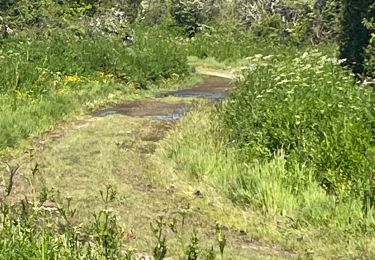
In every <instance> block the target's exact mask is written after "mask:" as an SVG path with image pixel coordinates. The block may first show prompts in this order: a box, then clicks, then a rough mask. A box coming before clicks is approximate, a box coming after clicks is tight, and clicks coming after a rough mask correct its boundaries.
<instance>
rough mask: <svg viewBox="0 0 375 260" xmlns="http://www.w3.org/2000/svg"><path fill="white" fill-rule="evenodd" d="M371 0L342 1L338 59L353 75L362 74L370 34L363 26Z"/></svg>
mask: <svg viewBox="0 0 375 260" xmlns="http://www.w3.org/2000/svg"><path fill="white" fill-rule="evenodd" d="M372 4H373V0H343V7H344V9H343V15H342V21H341V26H342V32H341V37H340V38H341V39H340V59H346V61H345V62H344V63H343V64H344V65H345V66H349V67H350V68H351V69H352V70H353V72H354V73H355V74H363V73H364V70H365V68H364V60H365V48H366V47H367V45H368V44H369V41H370V36H371V32H370V30H369V29H368V28H366V27H365V25H364V24H363V20H364V19H365V18H367V17H368V11H369V8H370V6H371V5H372Z"/></svg>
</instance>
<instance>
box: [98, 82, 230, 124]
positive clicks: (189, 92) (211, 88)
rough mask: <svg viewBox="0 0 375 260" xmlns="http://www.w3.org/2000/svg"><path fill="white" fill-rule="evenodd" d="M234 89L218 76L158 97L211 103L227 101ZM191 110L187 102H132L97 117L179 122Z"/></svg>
mask: <svg viewBox="0 0 375 260" xmlns="http://www.w3.org/2000/svg"><path fill="white" fill-rule="evenodd" d="M232 88H233V84H232V80H231V79H228V78H222V77H217V76H204V78H203V81H202V82H201V83H200V84H198V85H197V86H195V87H193V88H188V89H182V90H176V91H169V92H164V93H159V94H158V95H157V97H167V96H175V97H181V98H203V99H207V100H211V101H215V100H221V99H225V98H226V97H227V96H228V95H229V93H230V90H231V89H232ZM190 109H191V105H190V104H189V103H187V102H178V103H167V102H162V101H160V100H140V101H131V102H127V103H124V104H121V105H118V106H115V107H111V108H107V109H104V110H99V111H97V112H95V113H94V115H95V116H99V117H106V116H110V115H126V116H134V117H151V118H153V119H156V120H161V121H177V120H180V119H181V118H182V117H184V116H185V115H186V114H187V113H188V112H189V111H190Z"/></svg>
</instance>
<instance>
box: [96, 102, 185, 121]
mask: <svg viewBox="0 0 375 260" xmlns="http://www.w3.org/2000/svg"><path fill="white" fill-rule="evenodd" d="M189 111H190V105H189V104H188V103H185V102H182V103H166V102H161V101H158V100H141V101H132V102H128V103H124V104H121V105H118V106H115V107H111V108H107V109H104V110H99V111H97V112H95V113H94V115H95V116H99V117H106V116H110V115H126V116H133V117H151V118H155V119H158V120H165V121H177V120H179V119H181V118H182V117H183V116H185V115H186V114H187V113H188V112H189Z"/></svg>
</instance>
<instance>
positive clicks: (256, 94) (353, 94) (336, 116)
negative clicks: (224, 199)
mask: <svg viewBox="0 0 375 260" xmlns="http://www.w3.org/2000/svg"><path fill="white" fill-rule="evenodd" d="M250 64H252V65H250V68H249V70H250V71H249V72H248V73H245V76H244V79H243V80H241V81H240V82H238V87H237V89H236V90H235V91H234V93H233V94H232V96H231V99H230V100H229V102H228V103H227V105H226V106H225V109H224V116H223V122H224V126H225V128H226V129H227V130H228V135H229V137H230V142H231V143H233V144H235V145H236V147H238V148H239V149H240V150H241V151H242V152H241V154H242V156H243V159H244V160H245V161H247V162H251V161H253V160H261V161H262V160H268V159H270V158H273V157H274V155H275V154H276V153H278V151H279V150H283V151H284V152H285V153H286V158H287V165H289V169H293V167H294V165H295V164H296V163H297V164H299V165H306V167H308V169H311V170H312V171H313V172H314V178H315V180H316V181H317V182H318V183H319V184H320V185H321V186H322V187H323V188H324V189H325V190H326V192H327V193H328V194H331V195H335V196H336V198H337V200H338V201H341V200H349V199H350V198H361V199H362V200H363V202H364V205H366V204H367V203H368V202H369V203H371V204H372V205H374V198H373V195H372V189H373V185H374V184H373V183H372V181H371V180H372V178H373V176H372V173H373V172H374V169H375V163H374V161H373V160H372V158H374V156H375V146H374V142H373V140H374V127H375V125H374V122H375V111H374V109H373V106H374V101H375V100H374V98H375V97H374V95H373V93H372V91H371V90H368V89H363V88H358V86H357V85H355V84H354V80H353V78H351V76H349V75H348V74H347V73H346V72H345V71H343V70H342V69H341V68H340V67H339V66H338V65H337V64H338V62H337V60H335V59H332V58H328V57H327V56H325V55H323V54H322V53H321V52H319V51H316V50H315V51H309V52H305V53H303V54H302V53H298V52H296V53H294V54H293V53H289V54H288V55H276V56H265V57H264V56H262V55H259V56H255V57H254V58H253V59H251V63H250ZM290 178H291V179H292V180H293V181H292V182H294V183H298V182H299V181H300V180H298V179H295V178H297V176H296V175H291V176H290ZM307 179H308V178H306V179H305V180H306V181H307ZM292 185H293V184H292Z"/></svg>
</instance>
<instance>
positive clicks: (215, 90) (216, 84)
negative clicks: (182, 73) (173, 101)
mask: <svg viewBox="0 0 375 260" xmlns="http://www.w3.org/2000/svg"><path fill="white" fill-rule="evenodd" d="M232 88H233V84H232V80H231V79H228V78H222V77H217V76H204V78H203V81H202V83H200V84H198V85H197V86H195V87H193V88H188V89H182V90H176V91H169V92H164V93H160V94H159V95H158V96H159V97H167V96H175V97H182V98H194V97H196V98H203V99H210V100H220V99H225V98H226V97H228V95H229V93H230V90H231V89H232Z"/></svg>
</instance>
